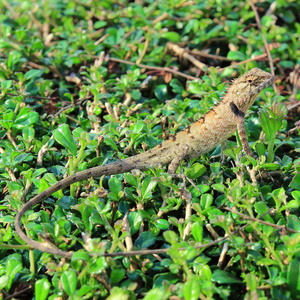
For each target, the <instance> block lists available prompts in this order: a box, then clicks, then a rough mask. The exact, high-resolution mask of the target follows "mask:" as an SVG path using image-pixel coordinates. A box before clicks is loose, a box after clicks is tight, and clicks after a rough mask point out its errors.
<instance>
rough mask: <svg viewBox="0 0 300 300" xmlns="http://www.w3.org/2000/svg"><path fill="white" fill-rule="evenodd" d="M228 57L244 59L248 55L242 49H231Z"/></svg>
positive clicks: (238, 59)
mask: <svg viewBox="0 0 300 300" xmlns="http://www.w3.org/2000/svg"><path fill="white" fill-rule="evenodd" d="M227 58H228V59H231V60H237V61H243V60H245V59H246V56H245V54H244V53H243V52H240V51H229V52H228V53H227Z"/></svg>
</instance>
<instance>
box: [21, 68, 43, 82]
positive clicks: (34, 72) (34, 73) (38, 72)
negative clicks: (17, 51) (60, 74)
mask: <svg viewBox="0 0 300 300" xmlns="http://www.w3.org/2000/svg"><path fill="white" fill-rule="evenodd" d="M44 73H45V70H40V69H38V70H37V69H33V70H29V71H28V72H26V73H25V75H24V78H25V79H27V80H28V79H31V78H36V77H41V76H42V75H43V74H44Z"/></svg>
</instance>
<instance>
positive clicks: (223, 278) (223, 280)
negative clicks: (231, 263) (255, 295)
mask: <svg viewBox="0 0 300 300" xmlns="http://www.w3.org/2000/svg"><path fill="white" fill-rule="evenodd" d="M212 281H214V282H217V283H218V284H231V283H238V284H241V283H242V281H241V280H240V279H238V278H237V277H235V276H234V275H232V274H230V273H228V272H226V271H223V270H216V271H215V272H213V275H212Z"/></svg>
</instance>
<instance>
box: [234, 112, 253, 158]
mask: <svg viewBox="0 0 300 300" xmlns="http://www.w3.org/2000/svg"><path fill="white" fill-rule="evenodd" d="M237 130H238V134H239V137H240V140H241V143H242V147H243V149H244V151H245V153H246V154H247V155H249V156H251V157H254V154H253V152H252V151H251V149H250V147H249V144H248V140H247V135H246V130H245V119H244V117H242V116H239V117H238V123H237Z"/></svg>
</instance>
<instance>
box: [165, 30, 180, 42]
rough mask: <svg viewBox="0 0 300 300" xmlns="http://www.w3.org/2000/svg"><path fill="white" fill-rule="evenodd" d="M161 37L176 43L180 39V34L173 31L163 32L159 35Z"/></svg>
mask: <svg viewBox="0 0 300 300" xmlns="http://www.w3.org/2000/svg"><path fill="white" fill-rule="evenodd" d="M161 37H162V38H165V39H167V40H169V41H171V42H173V43H178V42H179V41H180V39H181V37H180V34H179V33H177V32H174V31H169V32H165V33H163V34H162V35H161Z"/></svg>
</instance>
